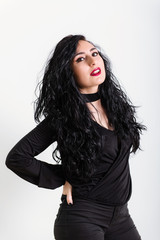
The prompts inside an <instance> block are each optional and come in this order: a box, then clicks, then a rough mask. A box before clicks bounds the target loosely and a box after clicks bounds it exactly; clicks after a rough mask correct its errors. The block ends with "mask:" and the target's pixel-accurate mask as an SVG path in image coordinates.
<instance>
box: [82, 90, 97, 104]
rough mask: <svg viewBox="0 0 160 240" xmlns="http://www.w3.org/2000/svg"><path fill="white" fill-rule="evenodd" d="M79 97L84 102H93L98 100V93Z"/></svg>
mask: <svg viewBox="0 0 160 240" xmlns="http://www.w3.org/2000/svg"><path fill="white" fill-rule="evenodd" d="M81 96H82V97H83V98H84V99H85V102H95V101H97V100H98V99H100V95H99V92H96V93H88V94H87V93H81Z"/></svg>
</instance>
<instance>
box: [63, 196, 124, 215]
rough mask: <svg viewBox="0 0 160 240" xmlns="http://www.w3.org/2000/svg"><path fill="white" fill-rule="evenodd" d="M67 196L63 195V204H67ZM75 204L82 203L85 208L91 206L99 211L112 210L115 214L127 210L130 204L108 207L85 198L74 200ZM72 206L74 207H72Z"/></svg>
mask: <svg viewBox="0 0 160 240" xmlns="http://www.w3.org/2000/svg"><path fill="white" fill-rule="evenodd" d="M66 196H67V195H65V194H62V195H61V201H62V202H66V204H68V203H67V200H66ZM74 203H80V204H82V205H83V206H87V205H88V206H89V207H94V208H95V207H96V208H97V209H100V210H102V211H103V210H104V211H106V210H110V211H113V212H114V213H115V214H116V213H119V212H120V211H121V210H123V209H127V208H128V202H127V203H124V204H122V205H108V204H104V203H100V202H96V201H94V200H92V199H84V198H74V199H73V205H74ZM71 206H72V205H71Z"/></svg>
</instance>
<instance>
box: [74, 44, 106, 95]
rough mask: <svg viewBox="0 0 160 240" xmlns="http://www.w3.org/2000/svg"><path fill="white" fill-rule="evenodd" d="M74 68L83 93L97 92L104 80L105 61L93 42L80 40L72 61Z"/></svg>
mask: <svg viewBox="0 0 160 240" xmlns="http://www.w3.org/2000/svg"><path fill="white" fill-rule="evenodd" d="M72 70H73V73H74V76H75V80H76V83H77V85H78V88H79V90H80V92H81V93H95V92H97V91H98V86H99V85H100V84H101V83H103V82H104V80H105V77H106V73H105V67H104V62H103V59H102V58H101V56H100V55H99V52H98V50H97V49H96V48H95V46H93V45H92V44H91V43H89V42H87V41H84V40H80V41H79V42H78V46H77V49H76V54H75V56H74V59H73V62H72Z"/></svg>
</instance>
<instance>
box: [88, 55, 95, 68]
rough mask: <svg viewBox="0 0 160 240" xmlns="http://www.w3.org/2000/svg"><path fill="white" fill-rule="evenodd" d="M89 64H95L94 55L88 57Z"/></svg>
mask: <svg viewBox="0 0 160 240" xmlns="http://www.w3.org/2000/svg"><path fill="white" fill-rule="evenodd" d="M88 65H89V66H93V65H95V58H94V57H90V58H89V59H88Z"/></svg>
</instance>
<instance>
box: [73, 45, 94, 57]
mask: <svg viewBox="0 0 160 240" xmlns="http://www.w3.org/2000/svg"><path fill="white" fill-rule="evenodd" d="M95 49H96V48H95V47H94V48H91V49H90V52H92V51H93V50H95ZM96 50H97V49H96ZM81 54H85V52H79V53H76V54H75V55H74V58H75V57H76V56H77V55H81Z"/></svg>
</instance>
